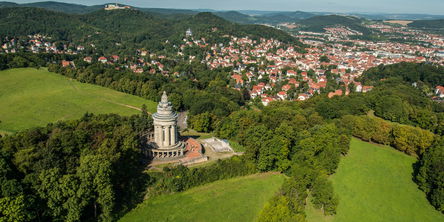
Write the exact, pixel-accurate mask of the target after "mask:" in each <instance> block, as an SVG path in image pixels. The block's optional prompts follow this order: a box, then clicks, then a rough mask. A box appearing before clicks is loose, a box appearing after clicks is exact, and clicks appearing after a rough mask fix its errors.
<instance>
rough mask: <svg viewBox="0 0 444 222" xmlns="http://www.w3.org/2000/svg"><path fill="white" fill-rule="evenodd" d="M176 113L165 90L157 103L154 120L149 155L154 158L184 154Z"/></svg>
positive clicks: (168, 157) (167, 157)
mask: <svg viewBox="0 0 444 222" xmlns="http://www.w3.org/2000/svg"><path fill="white" fill-rule="evenodd" d="M177 117H178V115H177V113H176V112H174V111H173V107H172V105H171V103H170V102H169V101H168V96H167V94H166V92H165V91H164V92H163V95H162V98H161V101H160V103H159V105H157V112H156V113H154V114H153V120H154V144H155V145H154V146H155V147H153V149H152V150H151V156H152V157H153V158H154V159H171V158H176V157H181V156H183V154H184V143H183V142H181V141H179V136H178V133H177Z"/></svg>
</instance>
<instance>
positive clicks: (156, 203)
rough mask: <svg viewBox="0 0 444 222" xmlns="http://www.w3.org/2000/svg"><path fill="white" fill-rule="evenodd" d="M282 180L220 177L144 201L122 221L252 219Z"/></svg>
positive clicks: (263, 176)
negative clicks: (207, 182) (223, 178)
mask: <svg viewBox="0 0 444 222" xmlns="http://www.w3.org/2000/svg"><path fill="white" fill-rule="evenodd" d="M283 181H284V176H283V175H280V174H272V173H266V174H256V175H251V176H246V177H238V178H234V179H229V180H221V181H217V182H214V183H211V184H208V185H204V186H200V187H196V188H193V189H190V190H188V191H185V192H182V193H176V194H171V195H163V196H159V197H155V198H153V199H151V200H147V201H145V202H144V203H142V204H141V205H140V206H139V207H137V208H136V209H135V210H133V211H132V212H130V213H129V214H127V215H125V217H123V218H122V219H121V221H123V222H125V221H128V222H135V221H150V222H154V221H175V222H180V221H186V222H188V221H193V222H199V221H210V222H217V221H236V222H237V221H242V222H247V221H254V220H255V219H256V217H257V216H258V214H259V212H260V211H261V209H262V208H263V206H264V205H265V203H266V202H267V200H269V199H270V198H271V197H272V196H273V195H274V194H275V192H277V190H278V189H279V187H280V186H281V185H282V183H283Z"/></svg>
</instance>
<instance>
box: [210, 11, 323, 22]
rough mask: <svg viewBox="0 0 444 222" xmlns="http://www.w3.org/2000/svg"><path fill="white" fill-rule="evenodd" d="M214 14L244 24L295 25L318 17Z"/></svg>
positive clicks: (297, 13)
mask: <svg viewBox="0 0 444 222" xmlns="http://www.w3.org/2000/svg"><path fill="white" fill-rule="evenodd" d="M214 14H216V15H218V16H220V17H222V18H224V19H226V20H228V21H232V22H237V23H244V24H280V23H295V22H298V21H300V20H302V19H306V18H310V17H313V16H316V15H315V14H313V13H309V12H301V11H296V12H272V13H265V14H261V15H247V14H242V13H240V12H237V11H227V12H215V13H214Z"/></svg>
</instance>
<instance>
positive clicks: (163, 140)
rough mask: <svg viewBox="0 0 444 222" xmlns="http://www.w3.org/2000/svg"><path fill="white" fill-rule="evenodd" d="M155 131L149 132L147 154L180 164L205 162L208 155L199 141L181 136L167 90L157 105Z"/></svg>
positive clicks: (160, 159)
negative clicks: (204, 153) (184, 138)
mask: <svg viewBox="0 0 444 222" xmlns="http://www.w3.org/2000/svg"><path fill="white" fill-rule="evenodd" d="M152 117H153V120H154V124H153V125H154V132H151V133H149V134H148V136H147V139H148V149H147V152H146V155H147V156H148V157H149V158H150V159H153V160H154V161H173V162H174V161H176V162H177V163H178V164H184V165H187V164H193V163H199V162H204V161H207V160H208V157H207V156H205V155H203V148H202V145H201V143H200V142H199V141H197V140H195V139H193V138H188V139H186V140H181V138H180V137H179V132H178V127H177V118H178V114H177V113H176V112H174V111H173V106H172V105H171V102H169V101H168V96H167V94H166V92H163V95H162V98H161V100H160V102H159V104H158V105H157V112H156V113H154V114H153V116H152Z"/></svg>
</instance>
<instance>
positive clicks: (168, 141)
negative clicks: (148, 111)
mask: <svg viewBox="0 0 444 222" xmlns="http://www.w3.org/2000/svg"><path fill="white" fill-rule="evenodd" d="M170 132H171V131H170V127H169V126H166V127H165V143H164V146H170V145H171V144H170Z"/></svg>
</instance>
